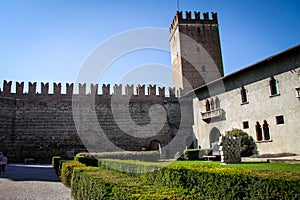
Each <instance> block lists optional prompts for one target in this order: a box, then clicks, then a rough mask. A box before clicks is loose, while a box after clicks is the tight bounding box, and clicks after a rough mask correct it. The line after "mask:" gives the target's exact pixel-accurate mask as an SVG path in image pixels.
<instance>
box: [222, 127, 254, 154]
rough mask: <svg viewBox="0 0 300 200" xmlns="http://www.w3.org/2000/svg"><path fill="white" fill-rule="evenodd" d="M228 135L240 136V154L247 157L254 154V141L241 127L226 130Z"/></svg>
mask: <svg viewBox="0 0 300 200" xmlns="http://www.w3.org/2000/svg"><path fill="white" fill-rule="evenodd" d="M226 135H228V136H235V137H241V156H242V157H247V156H251V155H253V154H254V150H255V147H256V145H255V142H254V140H253V138H252V137H251V136H249V135H248V134H247V133H246V132H244V131H243V130H241V129H232V130H230V131H227V132H226Z"/></svg>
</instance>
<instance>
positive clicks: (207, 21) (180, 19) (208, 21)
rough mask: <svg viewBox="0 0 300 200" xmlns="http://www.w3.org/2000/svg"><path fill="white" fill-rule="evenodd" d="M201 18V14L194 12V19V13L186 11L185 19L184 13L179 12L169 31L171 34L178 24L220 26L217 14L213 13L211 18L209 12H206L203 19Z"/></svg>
mask: <svg viewBox="0 0 300 200" xmlns="http://www.w3.org/2000/svg"><path fill="white" fill-rule="evenodd" d="M200 16H201V15H200V12H196V11H194V17H192V12H191V11H186V12H185V17H183V15H182V11H177V13H176V15H175V17H174V19H173V22H172V24H171V26H170V29H169V30H170V33H171V32H172V31H173V29H174V28H175V27H176V26H177V24H178V23H188V24H193V23H195V24H218V16H217V13H215V12H211V16H210V15H209V13H208V12H204V13H203V17H202V18H201V17H200Z"/></svg>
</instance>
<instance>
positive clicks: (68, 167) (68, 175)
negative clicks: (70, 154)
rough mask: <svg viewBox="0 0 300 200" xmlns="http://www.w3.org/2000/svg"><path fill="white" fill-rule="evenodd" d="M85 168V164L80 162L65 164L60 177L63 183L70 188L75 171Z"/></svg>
mask: <svg viewBox="0 0 300 200" xmlns="http://www.w3.org/2000/svg"><path fill="white" fill-rule="evenodd" d="M84 166H85V165H84V164H82V163H80V162H78V161H65V162H63V163H62V167H61V176H60V179H61V182H62V183H63V184H65V185H66V186H67V187H70V186H71V179H72V173H73V169H74V168H75V167H84Z"/></svg>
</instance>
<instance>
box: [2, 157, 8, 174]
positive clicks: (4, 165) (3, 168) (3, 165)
mask: <svg viewBox="0 0 300 200" xmlns="http://www.w3.org/2000/svg"><path fill="white" fill-rule="evenodd" d="M6 164H7V156H6V155H3V157H2V161H1V171H2V173H3V174H4V173H5V168H6Z"/></svg>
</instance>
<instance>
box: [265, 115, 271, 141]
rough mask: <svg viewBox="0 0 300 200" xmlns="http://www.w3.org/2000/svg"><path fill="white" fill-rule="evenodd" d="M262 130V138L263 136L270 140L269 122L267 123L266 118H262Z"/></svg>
mask: <svg viewBox="0 0 300 200" xmlns="http://www.w3.org/2000/svg"><path fill="white" fill-rule="evenodd" d="M263 131H264V138H265V140H270V130H269V124H268V122H267V121H266V120H264V124H263Z"/></svg>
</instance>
